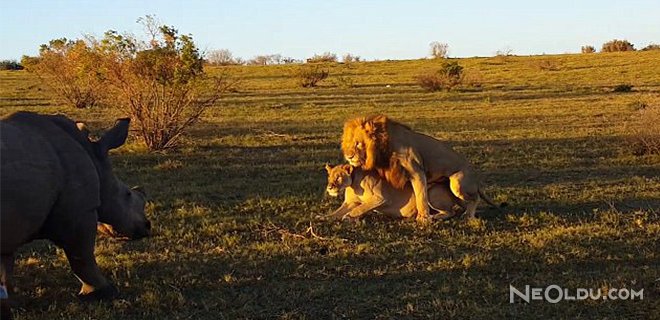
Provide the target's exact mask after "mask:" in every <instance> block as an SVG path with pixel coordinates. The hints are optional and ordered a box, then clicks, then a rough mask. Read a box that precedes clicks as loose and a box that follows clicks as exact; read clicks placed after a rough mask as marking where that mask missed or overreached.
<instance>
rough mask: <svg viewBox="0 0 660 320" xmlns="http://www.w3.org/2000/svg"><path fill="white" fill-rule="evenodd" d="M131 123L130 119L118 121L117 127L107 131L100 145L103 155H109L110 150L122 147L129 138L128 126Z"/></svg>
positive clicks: (99, 142) (100, 140)
mask: <svg viewBox="0 0 660 320" xmlns="http://www.w3.org/2000/svg"><path fill="white" fill-rule="evenodd" d="M130 123H131V119H130V118H122V119H117V122H115V125H114V126H113V127H112V128H110V129H109V130H108V131H106V132H105V133H104V134H103V136H101V139H99V141H98V144H99V147H100V151H101V153H102V154H104V155H105V154H107V153H108V151H109V150H111V149H115V148H118V147H120V146H121V145H122V144H124V142H126V138H127V137H128V126H129V124H130Z"/></svg>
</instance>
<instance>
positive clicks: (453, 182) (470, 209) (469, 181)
mask: <svg viewBox="0 0 660 320" xmlns="http://www.w3.org/2000/svg"><path fill="white" fill-rule="evenodd" d="M449 189H451V192H452V193H453V194H454V195H455V196H456V198H458V199H459V200H460V201H459V205H460V206H461V207H463V208H465V214H466V217H467V218H468V219H472V218H474V217H475V214H476V212H477V204H478V203H479V182H478V181H475V179H474V178H473V177H472V176H471V175H466V174H465V172H463V171H459V172H456V173H454V174H453V175H451V176H450V177H449Z"/></svg>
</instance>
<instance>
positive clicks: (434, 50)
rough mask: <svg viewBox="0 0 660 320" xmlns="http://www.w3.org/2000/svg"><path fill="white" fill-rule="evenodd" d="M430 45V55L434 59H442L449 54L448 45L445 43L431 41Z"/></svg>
mask: <svg viewBox="0 0 660 320" xmlns="http://www.w3.org/2000/svg"><path fill="white" fill-rule="evenodd" d="M429 46H430V47H431V57H433V58H435V59H444V58H447V55H448V54H449V45H448V44H446V43H442V42H438V41H433V42H431V43H430V44H429Z"/></svg>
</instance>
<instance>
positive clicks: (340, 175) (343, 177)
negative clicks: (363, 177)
mask: <svg viewBox="0 0 660 320" xmlns="http://www.w3.org/2000/svg"><path fill="white" fill-rule="evenodd" d="M325 170H326V171H327V172H328V185H327V186H326V188H325V190H326V191H327V192H328V194H329V195H330V196H332V197H337V196H339V194H340V193H341V192H343V191H344V190H345V189H346V188H347V187H349V186H350V185H351V184H352V183H353V178H352V177H351V173H353V167H352V166H350V165H347V164H344V165H337V166H334V167H332V166H330V165H329V164H326V165H325Z"/></svg>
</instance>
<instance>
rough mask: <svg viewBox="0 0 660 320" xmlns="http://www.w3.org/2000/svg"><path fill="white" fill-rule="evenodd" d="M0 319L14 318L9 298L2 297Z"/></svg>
mask: <svg viewBox="0 0 660 320" xmlns="http://www.w3.org/2000/svg"><path fill="white" fill-rule="evenodd" d="M0 309H1V310H0V319H2V320H12V319H13V318H12V315H11V308H10V307H9V300H8V299H0Z"/></svg>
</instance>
